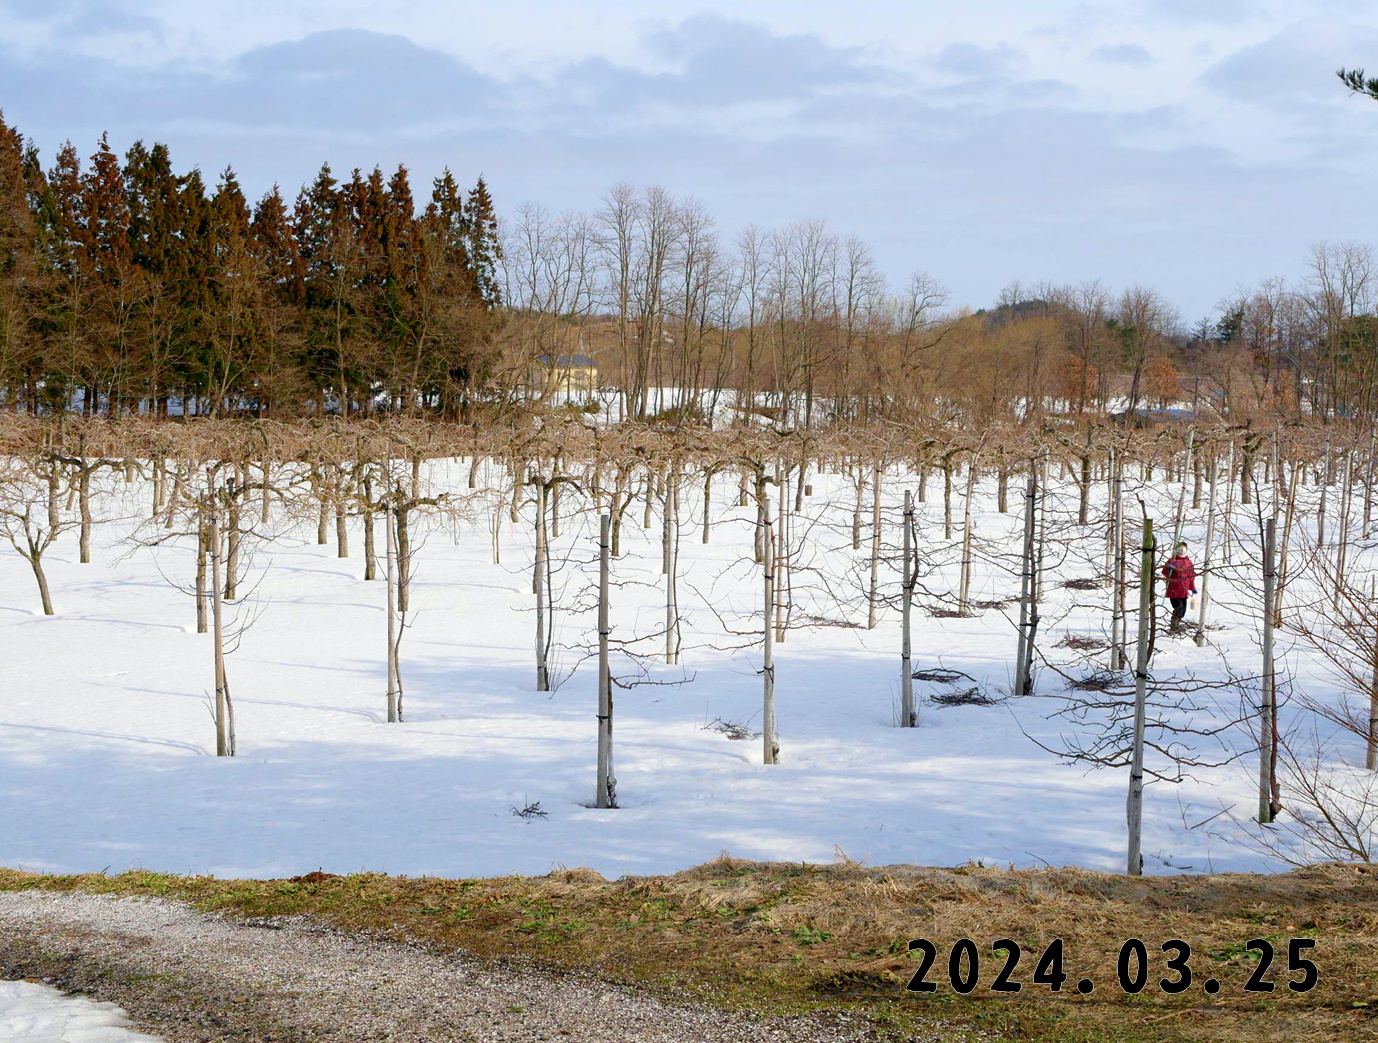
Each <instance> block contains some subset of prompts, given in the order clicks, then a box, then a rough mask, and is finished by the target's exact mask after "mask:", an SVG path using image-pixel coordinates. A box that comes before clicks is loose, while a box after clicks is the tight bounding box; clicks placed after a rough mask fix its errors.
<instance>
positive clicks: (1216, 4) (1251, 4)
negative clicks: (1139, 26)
mask: <svg viewBox="0 0 1378 1043" xmlns="http://www.w3.org/2000/svg"><path fill="white" fill-rule="evenodd" d="M1145 13H1146V15H1147V18H1148V19H1149V20H1150V21H1169V22H1178V23H1184V22H1185V23H1192V24H1202V23H1204V24H1208V25H1230V24H1234V23H1239V22H1247V21H1251V20H1252V19H1253V18H1254V17H1256V16H1257V15H1258V14H1259V13H1260V12H1259V5H1258V2H1257V0H1153V2H1152V3H1150V4H1149V5H1148V9H1147V11H1146V12H1145Z"/></svg>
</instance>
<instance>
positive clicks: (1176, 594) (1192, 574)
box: [1163, 554, 1196, 598]
mask: <svg viewBox="0 0 1378 1043" xmlns="http://www.w3.org/2000/svg"><path fill="white" fill-rule="evenodd" d="M1163 575H1164V576H1166V577H1167V596H1168V597H1170V598H1186V597H1191V595H1193V594H1195V593H1196V566H1195V565H1193V564H1192V563H1191V559H1190V558H1188V557H1187V556H1186V555H1185V554H1179V555H1178V556H1177V557H1175V558H1173V559H1172V560H1171V561H1169V562H1168V563H1167V564H1166V565H1164V566H1163Z"/></svg>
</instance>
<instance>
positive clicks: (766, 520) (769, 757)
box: [758, 477, 879, 764]
mask: <svg viewBox="0 0 1378 1043" xmlns="http://www.w3.org/2000/svg"><path fill="white" fill-rule="evenodd" d="M877 484H879V482H877ZM758 488H759V490H760V494H759V495H760V501H761V515H762V518H763V522H762V524H763V525H764V526H765V535H764V539H763V543H764V544H765V548H764V550H765V554H764V558H765V560H764V565H765V568H764V569H763V570H762V571H763V574H764V587H765V590H764V596H765V600H764V602H763V603H762V605H761V635H762V646H761V680H762V704H761V743H762V747H763V751H762V757H763V760H764V762H765V763H766V764H778V763H779V760H780V742H779V739H778V738H777V737H776V734H775V650H774V646H773V644H772V642H773V640H774V637H775V628H774V626H773V623H772V620H771V616H772V615H773V613H774V606H775V531H774V526H773V524H772V522H771V519H770V493H769V492H767V490H766V483H765V479H764V477H762V478H761V479H759V482H758Z"/></svg>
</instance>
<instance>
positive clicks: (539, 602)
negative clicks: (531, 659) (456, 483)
mask: <svg viewBox="0 0 1378 1043" xmlns="http://www.w3.org/2000/svg"><path fill="white" fill-rule="evenodd" d="M547 488H548V487H547V486H546V484H545V482H537V483H536V562H535V565H534V567H533V570H532V576H531V587H532V590H534V591H535V594H536V691H538V692H548V691H550V671H549V668H548V666H547V664H546V659H545V644H546V642H545V631H546V618H545V615H546V603H545V600H546V599H545V595H546V556H547V555H548V554H549V553H550V551H549V548H548V547H547V546H546V495H547ZM648 495H649V494H648Z"/></svg>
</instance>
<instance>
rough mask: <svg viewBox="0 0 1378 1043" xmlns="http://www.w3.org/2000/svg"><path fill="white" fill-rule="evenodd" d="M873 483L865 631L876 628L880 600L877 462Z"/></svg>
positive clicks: (879, 469)
mask: <svg viewBox="0 0 1378 1043" xmlns="http://www.w3.org/2000/svg"><path fill="white" fill-rule="evenodd" d="M871 481H872V482H873V483H874V484H873V487H872V492H871V587H870V590H869V592H868V595H867V609H866V629H867V630H874V629H875V628H876V608H877V602H878V601H879V600H880V593H879V588H880V490H881V465H880V462H879V461H877V462H876V465H875V468H874V470H873V471H872V473H871Z"/></svg>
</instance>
